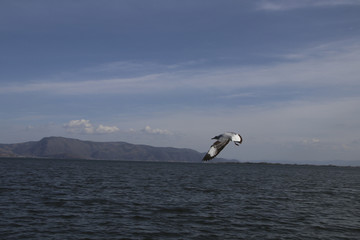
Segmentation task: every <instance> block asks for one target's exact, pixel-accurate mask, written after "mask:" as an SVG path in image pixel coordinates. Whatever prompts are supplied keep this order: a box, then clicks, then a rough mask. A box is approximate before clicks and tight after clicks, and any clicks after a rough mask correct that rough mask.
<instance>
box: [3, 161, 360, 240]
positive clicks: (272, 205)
mask: <svg viewBox="0 0 360 240" xmlns="http://www.w3.org/2000/svg"><path fill="white" fill-rule="evenodd" d="M0 184H1V185H0V239H7V240H9V239H14V240H15V239H16V240H18V239H59V240H60V239H61V240H63V239H107V240H109V239H207V240H208V239H336V240H338V239H359V238H360V168H351V167H331V166H292V165H266V164H230V163H229V164H212V163H210V164H208V163H198V164H197V163H156V162H121V161H83V160H72V161H71V160H45V159H42V160H36V159H1V160H0Z"/></svg>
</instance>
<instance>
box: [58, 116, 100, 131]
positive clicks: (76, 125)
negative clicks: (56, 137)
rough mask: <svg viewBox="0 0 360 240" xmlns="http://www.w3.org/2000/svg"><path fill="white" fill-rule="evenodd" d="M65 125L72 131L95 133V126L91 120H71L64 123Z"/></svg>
mask: <svg viewBox="0 0 360 240" xmlns="http://www.w3.org/2000/svg"><path fill="white" fill-rule="evenodd" d="M64 127H65V129H66V130H67V131H68V132H70V133H86V134H92V133H94V127H93V126H92V124H91V123H90V120H85V119H80V120H71V121H70V122H69V123H67V124H64Z"/></svg>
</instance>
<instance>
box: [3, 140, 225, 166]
mask: <svg viewBox="0 0 360 240" xmlns="http://www.w3.org/2000/svg"><path fill="white" fill-rule="evenodd" d="M203 155H204V154H203V153H199V152H197V151H195V150H192V149H187V148H171V147H152V146H148V145H136V144H130V143H126V142H92V141H82V140H78V139H72V138H64V137H46V138H43V139H41V140H40V141H32V142H24V143H16V144H0V157H33V158H59V159H97V160H123V161H165V162H201V159H202V158H203ZM217 160H218V161H219V160H220V161H221V159H217Z"/></svg>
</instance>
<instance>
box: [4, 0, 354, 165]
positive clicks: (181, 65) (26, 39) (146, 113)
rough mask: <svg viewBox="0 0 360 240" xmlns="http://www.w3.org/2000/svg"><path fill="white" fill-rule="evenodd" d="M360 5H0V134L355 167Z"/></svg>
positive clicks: (331, 0)
mask: <svg viewBox="0 0 360 240" xmlns="http://www.w3.org/2000/svg"><path fill="white" fill-rule="evenodd" d="M359 16H360V1H355V0H342V1H340V0H339V1H335V0H327V1H325V0H318V1H310V0H309V1H307V0H304V1H295V0H294V1H292V0H287V1H280V0H279V1H231V0H228V1H220V0H218V1H213V0H206V1H205V0H204V1H190V0H189V1H187V0H185V1H172V0H163V1H162V0H157V1H153V0H147V1H145V0H144V1H136V0H129V1H126V0H123V1H110V0H109V1H107V0H105V1H92V0H87V1H85V0H83V1H82V0H79V1H66V0H65V1H48V0H46V1H45V0H44V1H41V0H34V1H20V0H15V1H13V0H8V1H7V0H4V1H1V3H0V35H1V38H0V52H1V54H0V65H1V71H0V81H1V88H0V101H1V104H0V114H1V118H0V132H1V134H0V143H17V142H23V141H32V140H39V139H41V138H43V137H47V136H64V137H72V138H78V139H83V140H93V141H127V142H130V143H136V144H148V145H153V146H171V147H179V148H193V149H195V150H197V151H200V152H205V151H207V150H208V148H209V146H210V144H211V143H212V141H211V140H210V138H211V137H213V136H215V135H217V134H219V133H222V132H225V131H235V132H239V133H240V134H241V135H242V136H243V138H244V142H243V144H242V145H241V146H240V147H236V146H235V145H229V147H227V148H226V149H225V150H224V151H223V152H222V153H221V155H220V156H221V157H226V158H235V159H238V160H240V161H266V162H290V163H315V164H323V163H336V164H345V165H347V164H350V163H351V164H357V165H360V158H359V156H360V121H359V120H360V107H359V106H360V94H359V93H360V77H359V76H360V18H359Z"/></svg>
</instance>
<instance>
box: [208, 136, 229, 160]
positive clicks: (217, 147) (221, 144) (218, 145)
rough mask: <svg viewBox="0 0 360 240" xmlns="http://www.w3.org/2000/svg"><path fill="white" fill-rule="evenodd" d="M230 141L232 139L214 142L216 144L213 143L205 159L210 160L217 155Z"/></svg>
mask: <svg viewBox="0 0 360 240" xmlns="http://www.w3.org/2000/svg"><path fill="white" fill-rule="evenodd" d="M229 142H230V140H225V141H216V142H214V144H213V145H211V147H210V149H209V151H208V152H207V153H206V155H205V156H204V158H203V161H208V160H211V159H213V158H214V157H216V156H217V155H218V154H219V153H220V152H221V150H223V149H224V147H225V146H226V145H227V144H228V143H229Z"/></svg>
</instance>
